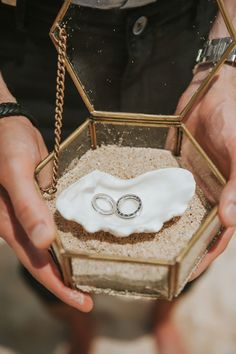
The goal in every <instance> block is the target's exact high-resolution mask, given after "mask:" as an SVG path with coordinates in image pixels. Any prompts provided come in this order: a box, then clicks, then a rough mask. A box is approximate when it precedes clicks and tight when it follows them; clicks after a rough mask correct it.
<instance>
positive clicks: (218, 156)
mask: <svg viewBox="0 0 236 354" xmlns="http://www.w3.org/2000/svg"><path fill="white" fill-rule="evenodd" d="M206 75H207V72H206V71H205V70H201V71H198V72H197V73H196V74H195V76H194V78H193V80H192V82H191V84H190V85H189V87H188V88H187V90H186V91H185V92H184V94H183V96H182V97H181V99H180V101H179V104H178V107H177V112H176V113H177V114H179V113H180V112H181V111H182V109H183V108H184V107H185V106H186V104H187V103H188V101H189V99H190V97H191V96H192V95H193V93H194V92H195V91H196V89H197V88H198V86H199V84H200V82H201V81H202V80H203V79H204V78H205V77H206ZM235 114H236V70H235V68H233V67H231V66H229V65H224V66H223V67H222V69H221V71H220V73H219V74H218V76H217V77H216V78H215V80H214V82H213V83H212V84H211V87H210V88H209V89H208V91H207V93H206V94H205V95H204V96H203V97H202V98H201V99H200V100H199V102H198V103H197V104H196V106H195V107H193V109H192V110H191V112H190V113H189V114H188V116H187V117H186V122H185V123H186V126H187V127H188V129H189V130H190V132H191V133H192V134H193V136H194V137H195V139H196V140H197V141H198V143H200V145H201V146H202V147H203V149H204V150H205V151H206V152H207V153H208V155H209V156H210V158H211V159H212V161H213V162H214V163H215V165H216V166H217V167H218V168H219V170H220V171H221V172H222V174H223V175H224V176H225V177H226V178H227V180H228V182H227V184H226V186H225V188H224V190H223V193H222V195H221V199H220V205H219V216H220V218H221V221H222V223H223V224H224V225H225V227H226V231H225V232H224V234H223V235H222V237H221V238H220V240H219V241H218V242H217V244H216V245H215V246H214V247H213V249H211V250H210V251H209V253H208V254H207V255H206V256H205V257H204V259H203V261H202V262H201V264H200V265H199V267H198V268H197V270H196V272H195V273H194V274H193V276H192V279H194V278H196V277H197V276H199V275H200V274H201V273H202V272H203V271H204V270H205V269H206V268H207V267H208V266H209V264H210V263H211V262H212V261H213V260H214V259H215V258H216V257H217V256H218V255H219V254H221V253H222V252H223V251H224V249H225V247H226V246H227V244H228V242H229V241H230V239H231V237H232V235H233V233H234V229H235V226H236V124H235V122H236V116H235Z"/></svg>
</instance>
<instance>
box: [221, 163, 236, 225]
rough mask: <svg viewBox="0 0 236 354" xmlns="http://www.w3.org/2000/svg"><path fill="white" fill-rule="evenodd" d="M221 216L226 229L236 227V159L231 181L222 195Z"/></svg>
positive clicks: (233, 164)
mask: <svg viewBox="0 0 236 354" xmlns="http://www.w3.org/2000/svg"><path fill="white" fill-rule="evenodd" d="M219 214H220V218H221V221H222V223H223V224H224V225H225V226H226V227H234V226H236V159H235V161H233V163H232V168H231V175H230V179H229V181H228V183H227V184H226V186H225V188H224V190H223V192H222V194H221V198H220V205H219Z"/></svg>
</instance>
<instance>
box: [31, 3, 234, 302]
mask: <svg viewBox="0 0 236 354" xmlns="http://www.w3.org/2000/svg"><path fill="white" fill-rule="evenodd" d="M217 3H218V6H219V10H220V12H221V14H222V17H223V19H224V21H225V24H226V27H227V29H228V31H229V33H230V35H231V37H232V39H233V41H232V43H231V44H230V45H229V47H228V48H227V49H226V50H225V53H224V54H223V56H222V58H221V60H220V61H219V62H218V63H217V64H216V65H215V66H214V67H213V68H212V70H211V71H210V72H209V75H208V76H207V78H206V79H205V80H204V81H203V82H202V84H201V85H200V86H199V88H198V89H197V90H196V92H195V93H194V94H193V96H192V98H191V99H190V101H189V102H188V104H187V105H186V107H185V108H184V109H183V110H182V112H181V113H180V115H168V116H167V115H153V114H136V113H124V112H106V111H97V110H95V109H94V107H93V105H92V104H91V102H90V100H89V98H88V96H87V95H86V92H85V91H84V88H83V85H82V83H81V82H80V81H79V80H78V77H77V76H76V74H75V71H74V69H73V67H72V65H71V63H70V62H69V60H68V58H67V59H66V69H67V71H68V72H69V74H70V76H71V77H72V79H73V81H74V83H75V85H76V88H77V90H78V92H79V93H80V95H81V97H82V99H83V101H84V102H85V104H86V106H87V108H88V110H89V111H90V113H91V116H90V117H89V118H88V119H87V120H86V121H85V122H84V123H83V124H82V125H81V126H80V127H79V128H78V129H77V130H76V131H75V132H74V133H72V134H71V135H70V137H69V138H67V139H66V140H65V141H64V142H63V143H62V144H61V146H60V151H63V150H64V149H65V148H67V147H68V146H69V145H70V144H71V142H72V141H73V140H74V139H75V138H76V137H77V136H79V135H80V134H81V133H82V132H84V131H85V130H86V129H89V131H90V136H91V148H96V146H97V141H96V124H99V123H103V124H112V125H124V126H125V125H127V126H128V125H130V126H145V127H176V128H177V129H176V131H177V139H176V146H175V152H176V153H177V154H178V152H180V148H181V142H182V137H183V135H186V136H187V137H188V138H189V139H190V141H191V142H192V144H193V145H194V147H195V148H196V150H197V151H198V153H199V154H200V155H201V156H202V157H203V158H204V160H205V161H206V163H207V165H208V167H209V169H210V170H211V172H212V173H213V174H214V176H216V178H217V179H218V181H219V182H220V183H221V184H222V185H224V184H225V179H224V177H223V176H222V175H221V173H220V172H219V171H218V169H217V168H216V167H215V165H214V164H213V163H212V161H211V160H210V159H209V157H208V156H207V154H206V153H205V152H204V151H203V149H202V148H201V147H200V145H199V144H198V143H197V142H196V140H195V139H194V138H193V136H192V135H191V133H190V132H189V131H188V129H187V128H186V126H185V124H184V118H185V117H186V115H187V114H188V112H189V111H190V110H191V109H192V107H193V105H194V104H195V103H196V101H197V100H199V99H200V98H201V97H202V95H203V94H204V93H205V91H206V90H207V88H208V87H209V85H210V83H211V82H212V79H213V78H214V76H215V75H216V74H217V73H218V71H219V70H220V68H221V67H222V65H223V64H224V61H225V60H226V58H227V57H228V55H229V54H230V52H231V51H232V50H233V49H234V47H235V46H236V32H235V29H234V27H233V25H232V23H231V20H230V17H229V15H228V14H227V11H226V8H225V5H224V2H223V0H217ZM70 4H71V0H67V1H65V3H64V5H63V6H62V9H61V10H60V12H59V14H58V16H57V18H56V20H55V22H54V24H53V26H52V28H51V31H50V36H51V38H52V40H53V42H54V44H55V46H56V48H57V49H58V47H57V43H58V41H57V34H58V27H59V26H60V24H61V22H62V21H63V17H64V15H65V14H66V11H67V9H68V7H69V6H70ZM52 159H53V154H50V155H49V156H48V157H47V158H46V159H45V160H44V161H42V162H41V163H40V164H39V166H38V167H37V169H36V171H35V175H36V176H37V175H38V174H39V173H40V171H41V170H42V169H43V168H44V167H45V166H46V165H47V164H48V163H49V162H50V161H52ZM217 211H218V210H217V206H215V207H214V208H213V209H212V210H211V211H210V213H209V214H208V216H207V217H206V219H205V220H204V222H203V223H202V225H201V226H200V228H199V229H198V230H197V232H196V233H195V235H194V236H193V237H192V238H191V240H190V242H189V243H188V245H187V247H186V248H185V249H184V250H183V251H182V252H181V253H180V254H179V256H178V257H177V258H176V260H175V261H173V262H167V261H164V260H161V259H148V260H147V259H142V258H130V257H129V258H126V257H117V256H108V255H105V254H104V255H94V254H88V253H85V252H81V251H75V252H67V251H66V250H65V249H64V248H63V246H62V243H61V240H60V238H59V237H57V239H56V241H55V242H54V245H53V250H54V253H55V255H56V258H57V260H58V262H59V264H60V268H61V271H62V275H63V278H64V282H65V284H66V285H68V286H70V287H72V288H76V286H75V281H74V279H73V275H72V265H71V259H72V258H73V257H79V258H85V259H90V260H103V261H113V262H128V263H133V264H134V263H138V264H149V265H156V266H164V267H167V268H168V296H167V298H168V299H169V300H171V299H172V298H173V296H176V295H177V294H178V293H179V291H180V289H179V288H178V276H179V271H180V266H181V264H182V262H183V261H184V259H185V257H187V256H188V254H189V252H190V251H191V250H192V248H193V247H194V245H196V244H197V242H198V241H199V240H200V239H201V238H204V237H206V235H208V237H207V242H208V243H210V241H211V240H212V239H213V238H214V236H215V234H216V233H217V231H218V230H219V229H220V227H221V224H220V221H219V218H218V215H217ZM205 246H206V247H205V249H206V248H207V244H206V245H205ZM203 255H204V251H203V250H201V254H199V255H198V256H200V257H201V256H203ZM186 280H187V279H186ZM185 283H186V281H185ZM132 295H134V296H135V295H137V296H141V297H148V298H157V297H158V298H161V297H159V296H157V295H156V294H154V295H152V294H148V295H146V294H140V293H139V294H135V293H132ZM165 298H166V297H165Z"/></svg>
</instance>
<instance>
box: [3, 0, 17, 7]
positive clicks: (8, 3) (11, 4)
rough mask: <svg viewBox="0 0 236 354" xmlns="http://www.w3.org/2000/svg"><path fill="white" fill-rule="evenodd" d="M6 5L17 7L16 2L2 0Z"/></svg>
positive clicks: (13, 0) (14, 0)
mask: <svg viewBox="0 0 236 354" xmlns="http://www.w3.org/2000/svg"><path fill="white" fill-rule="evenodd" d="M0 2H2V3H3V4H5V5H10V6H16V0H0Z"/></svg>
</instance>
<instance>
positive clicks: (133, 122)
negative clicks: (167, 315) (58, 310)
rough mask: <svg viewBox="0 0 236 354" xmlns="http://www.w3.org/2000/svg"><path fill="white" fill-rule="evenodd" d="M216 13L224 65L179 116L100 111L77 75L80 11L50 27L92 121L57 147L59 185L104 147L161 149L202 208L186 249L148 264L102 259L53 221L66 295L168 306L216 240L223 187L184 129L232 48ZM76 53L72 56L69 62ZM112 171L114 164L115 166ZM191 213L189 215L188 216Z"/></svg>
mask: <svg viewBox="0 0 236 354" xmlns="http://www.w3.org/2000/svg"><path fill="white" fill-rule="evenodd" d="M218 5H219V8H220V10H221V12H222V14H223V17H224V19H225V21H226V24H227V28H228V30H229V32H230V34H231V35H232V38H233V41H232V43H231V44H230V45H229V47H228V48H226V49H225V52H224V55H223V56H222V58H221V60H220V61H219V62H218V63H217V64H216V65H215V66H214V67H213V69H212V70H210V71H209V75H208V77H207V78H206V79H205V81H204V82H203V83H202V84H201V85H200V86H199V87H198V89H197V90H196V92H195V93H194V94H193V97H192V98H191V99H190V101H189V103H188V104H187V106H186V107H185V108H184V110H183V111H182V112H181V114H180V115H163V114H162V115H160V114H158V115H155V114H153V112H151V114H149V113H147V112H146V111H145V112H144V113H135V112H122V111H119V110H118V109H117V110H116V111H113V110H111V109H112V108H113V107H115V106H112V107H110V108H108V109H107V110H104V103H103V102H100V98H99V97H97V96H96V95H93V93H92V92H93V90H94V87H93V86H94V85H93V83H90V84H89V85H88V83H87V82H86V81H87V80H88V82H90V80H92V78H91V77H84V76H83V75H84V73H83V70H80V67H79V66H80V65H82V62H83V60H82V59H83V58H82V59H81V58H80V51H79V50H80V49H79V47H78V48H77V49H76V40H75V38H77V37H76V36H78V41H79V31H80V26H79V24H78V23H77V12H78V11H80V7H79V6H77V5H75V4H73V1H66V2H65V4H64V5H63V7H62V9H61V11H60V13H59V15H58V17H57V19H56V21H55V23H54V25H53V27H52V30H51V37H52V39H53V41H54V43H55V45H56V47H57V49H58V33H59V32H58V30H59V28H62V27H63V28H65V31H66V33H67V36H68V38H67V41H68V44H67V52H66V53H67V55H66V69H67V71H68V72H69V74H70V75H71V77H72V79H73V81H74V83H75V85H76V87H77V89H78V92H79V94H80V95H81V97H82V98H83V100H84V102H85V104H86V106H87V108H88V110H89V112H90V114H89V116H88V118H87V120H86V121H85V122H84V123H83V124H82V125H80V126H79V127H78V129H77V130H75V131H74V132H73V133H72V134H71V135H70V136H69V138H67V139H66V140H65V141H64V142H63V143H62V144H61V145H60V154H59V176H58V177H59V179H60V178H61V177H63V176H65V174H66V173H68V171H70V170H71V169H72V168H73V167H74V166H75V164H76V163H77V162H78V160H79V159H80V158H81V157H82V156H84V154H85V153H86V152H88V151H90V150H91V149H92V150H95V149H97V148H98V147H101V146H117V147H133V148H151V149H163V150H165V151H170V152H171V154H172V156H174V159H175V161H176V164H177V165H179V166H180V167H184V168H187V169H188V170H190V171H191V172H192V173H193V175H194V178H195V180H196V182H197V193H196V194H197V197H198V198H199V200H200V201H201V205H202V207H203V208H204V212H203V213H202V214H201V219H200V222H199V225H198V226H197V227H195V228H193V227H192V226H191V223H192V221H191V220H190V219H189V220H187V221H186V227H187V229H186V228H183V229H182V230H181V232H182V233H183V232H188V231H186V230H190V231H189V232H190V233H191V235H190V236H189V238H188V241H186V242H185V244H184V245H182V246H180V247H179V249H178V251H176V254H175V255H174V256H173V257H172V259H168V257H162V258H158V257H155V254H154V255H153V252H151V249H150V254H149V252H148V247H146V246H145V247H146V251H147V252H146V254H145V257H144V256H141V252H137V256H136V257H135V256H134V255H133V254H132V252H130V253H129V254H128V253H126V254H125V255H122V254H120V253H119V254H115V253H114V250H113V251H112V252H111V251H110V250H109V247H107V248H106V247H104V248H105V250H103V251H99V252H98V250H97V249H96V248H94V247H86V246H85V247H82V248H81V247H80V243H78V242H82V241H81V240H80V241H78V235H76V234H74V232H73V230H74V225H73V227H72V228H70V226H68V229H67V230H66V231H65V230H62V228H61V226H60V222H58V218H60V216H58V214H57V213H55V221H56V224H57V227H58V235H57V239H56V241H55V242H54V244H53V247H52V250H53V254H54V257H55V261H56V262H57V264H58V266H59V268H60V270H61V273H62V276H63V279H64V281H65V283H66V284H67V285H69V286H70V287H72V288H75V289H81V290H83V291H89V292H94V293H106V294H112V295H116V294H119V295H126V296H133V297H142V298H143V297H145V298H158V299H169V300H171V299H172V298H173V297H174V296H177V295H178V294H179V293H180V292H181V290H182V289H183V287H184V285H185V284H186V283H187V281H188V279H189V278H190V276H191V273H192V271H193V270H194V268H195V267H196V266H197V264H198V263H199V262H200V260H201V259H202V257H203V256H204V255H205V253H206V252H207V248H208V246H209V245H210V244H211V242H212V241H213V239H214V238H215V237H217V235H220V233H221V230H222V225H221V223H220V220H219V217H218V213H217V208H218V202H219V197H220V194H221V191H222V188H223V187H224V184H225V179H224V177H223V176H222V175H221V173H220V172H219V171H218V169H217V168H216V166H215V165H214V164H213V163H212V161H211V160H210V159H209V157H208V156H207V155H206V153H205V152H204V151H203V149H202V148H201V147H200V146H199V144H198V143H197V142H196V140H195V139H194V137H193V136H192V135H191V132H190V131H188V129H187V128H186V126H185V124H184V118H185V116H186V115H187V113H188V112H189V111H190V109H191V108H192V107H193V105H194V104H195V103H196V102H197V100H198V99H199V98H200V97H201V95H202V94H204V92H205V90H206V89H207V87H208V85H209V84H210V83H211V81H212V79H213V78H214V76H215V74H216V73H217V71H218V70H220V67H221V66H222V65H223V63H224V61H225V59H226V58H227V56H228V54H229V53H230V51H231V50H232V49H233V48H234V46H235V40H234V38H235V37H234V30H233V28H232V26H231V23H230V20H229V17H228V16H227V13H226V10H225V8H224V5H223V2H222V1H218ZM76 31H77V32H78V33H77V32H76ZM75 49H76V50H75ZM74 52H76V54H73V53H74ZM85 72H86V71H85ZM80 74H81V75H80ZM96 89H97V88H96ZM98 96H99V95H98ZM97 107H98V108H97ZM100 107H101V108H100ZM116 108H119V107H116ZM170 136H171V139H170V138H169V137H170ZM53 158H54V155H53V154H50V155H49V156H48V157H47V158H46V159H45V160H44V161H43V162H42V163H41V164H40V165H39V166H38V167H37V169H36V179H37V182H38V184H39V186H40V182H39V181H40V176H41V175H42V174H43V173H44V172H45V171H46V170H47V168H48V167H50V166H51V163H52V161H53ZM147 158H148V157H147ZM113 163H114V164H115V163H116V161H113ZM55 198H56V195H55V196H53V197H52V198H50V199H48V198H46V201H47V203H49V205H50V206H52V205H54V204H55ZM52 209H53V208H52ZM195 212H196V211H195V210H192V213H193V214H194V213H195ZM191 215H192V214H191ZM193 216H194V215H193ZM167 227H168V226H167ZM170 228H171V226H170ZM181 232H180V234H181ZM86 237H88V238H89V239H93V237H94V238H95V239H96V240H97V241H98V242H100V241H99V237H98V236H97V235H95V236H94V235H87V236H85V237H84V239H86ZM131 237H132V235H131ZM170 237H171V235H170ZM101 242H102V241H101ZM109 242H111V243H112V242H117V243H118V244H119V241H114V239H111V240H110V241H109ZM125 242H126V241H123V242H122V247H123V248H125V247H126V244H125ZM128 243H129V241H127V244H128ZM144 243H145V241H141V242H140V244H139V242H138V241H137V242H136V247H140V248H142V247H144V246H143V245H144ZM150 245H151V244H150ZM129 247H131V246H129ZM150 247H151V246H150ZM127 248H128V247H127Z"/></svg>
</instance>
